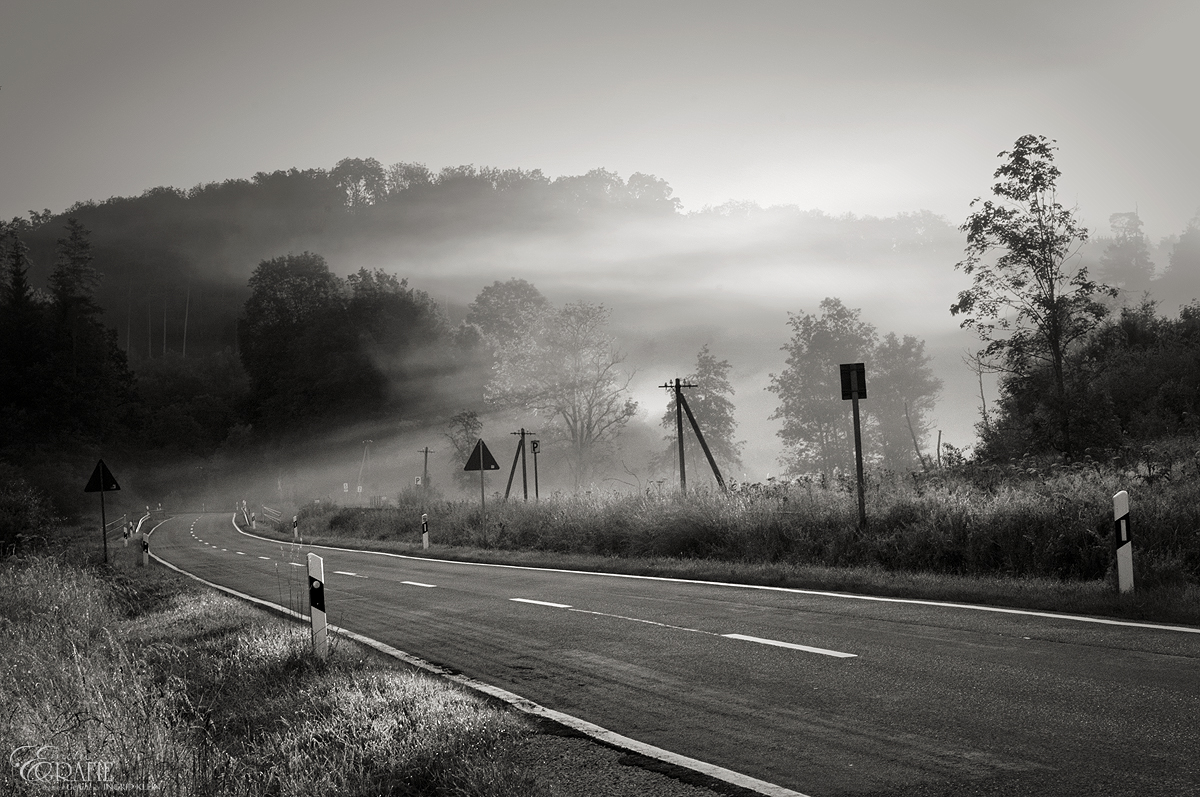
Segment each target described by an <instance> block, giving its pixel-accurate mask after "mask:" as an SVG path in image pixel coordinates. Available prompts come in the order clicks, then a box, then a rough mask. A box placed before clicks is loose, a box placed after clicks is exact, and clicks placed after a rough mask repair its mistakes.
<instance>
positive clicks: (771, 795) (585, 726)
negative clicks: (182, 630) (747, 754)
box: [150, 518, 809, 797]
mask: <svg viewBox="0 0 1200 797" xmlns="http://www.w3.org/2000/svg"><path fill="white" fill-rule="evenodd" d="M170 519H171V518H167V519H166V520H163V521H161V522H160V523H159V524H158V526H161V525H162V524H163V523H166V522H167V520H170ZM158 526H155V527H154V529H157V528H158ZM154 529H151V530H150V531H151V532H153V531H154ZM314 547H316V546H314ZM342 550H345V549H342ZM150 556H151V557H153V558H154V561H156V562H158V563H159V564H161V565H163V566H164V567H168V568H170V569H171V570H174V571H175V572H177V573H181V574H183V575H185V576H187V577H188V578H194V579H195V580H196V581H199V582H200V583H201V584H204V585H206V586H208V587H211V588H212V589H215V590H218V591H220V592H224V593H226V594H227V595H233V596H234V597H236V598H240V599H242V600H245V601H249V602H250V603H253V604H256V605H258V606H262V607H263V608H265V609H268V610H270V611H274V612H278V613H279V614H282V615H284V616H285V617H291V618H293V619H296V620H300V621H302V622H308V620H309V618H308V617H307V616H306V615H303V614H301V613H300V612H297V611H295V610H293V609H289V608H287V607H286V606H280V605H279V604H277V603H271V602H270V601H265V600H263V599H261V598H255V597H254V596H253V595H246V594H245V593H242V592H238V591H237V590H234V589H230V588H229V587H222V586H221V585H220V584H214V583H212V582H211V581H206V580H205V579H203V578H200V576H197V575H193V574H192V573H189V572H188V571H186V570H184V569H183V568H180V567H176V566H175V565H173V564H171V563H170V562H168V561H166V560H165V559H163V558H162V557H160V556H158V555H157V554H154V553H151V554H150ZM571 572H574V571H571ZM326 628H327V629H328V630H329V632H330V633H333V634H338V635H340V636H344V637H346V638H347V639H353V640H354V641H355V642H359V643H361V644H363V645H367V646H368V647H371V648H374V649H375V650H378V651H379V652H380V653H383V654H386V655H388V656H391V657H392V658H394V659H398V660H399V661H402V662H404V663H405V664H407V665H409V666H410V667H415V668H416V669H418V670H422V671H424V672H427V673H429V674H430V675H433V676H436V677H438V678H442V679H443V680H447V681H451V682H453V683H456V684H458V685H459V686H461V687H463V688H464V689H468V690H470V691H472V692H478V693H480V694H484V695H488V696H489V697H493V698H495V699H497V700H500V701H502V702H504V703H506V704H508V705H509V706H512V707H513V708H515V709H516V710H517V711H520V712H521V713H523V714H528V715H530V716H533V717H539V718H541V719H547V720H550V721H551V722H556V723H558V724H559V725H563V726H566V727H568V728H570V729H571V730H573V731H578V732H579V733H582V734H584V735H585V736H590V737H591V738H593V739H595V740H596V741H598V742H602V743H604V744H607V745H610V746H612V747H616V748H619V749H622V750H628V751H630V752H634V753H638V754H639V755H644V756H646V757H647V758H654V759H657V760H658V761H662V762H664V763H667V764H670V765H672V766H677V767H682V768H683V769H690V770H692V771H693V772H699V773H700V774H702V775H706V776H707V777H710V778H713V779H714V780H720V781H724V782H725V783H729V784H732V785H734V786H738V787H741V788H743V789H749V790H750V791H754V792H758V793H759V794H765V795H767V796H768V797H809V795H807V794H804V793H803V792H798V791H794V790H792V789H788V788H785V787H783V786H778V785H776V784H774V783H768V782H767V781H765V780H759V779H758V778H752V777H750V776H749V775H743V774H742V773H740V772H734V771H733V770H732V769H725V768H724V767H719V766H717V765H716V764H710V763H708V762H706V761H700V760H699V759H695V758H689V757H687V756H684V755H679V754H678V753H672V752H671V751H670V750H664V749H662V748H661V747H655V746H653V745H650V744H646V743H645V742H639V741H638V740H637V739H630V738H629V737H628V736H622V735H621V734H619V733H614V732H613V731H610V730H608V729H607V728H603V727H601V726H599V725H593V724H592V723H590V722H588V721H586V720H581V719H579V718H578V717H573V716H571V715H570V714H564V713H562V712H561V711H555V710H554V709H550V708H546V707H545V706H543V705H540V704H538V703H534V702H533V701H532V700H528V699H526V698H524V697H521V696H520V695H518V694H514V693H513V692H509V691H507V690H505V689H501V688H500V687H498V686H492V685H491V684H486V683H484V682H482V681H476V680H475V679H474V678H468V677H467V676H465V675H461V674H459V673H453V672H450V671H449V670H446V669H444V668H442V667H439V666H437V665H436V664H432V663H430V662H427V661H425V660H424V659H422V658H420V657H418V656H414V655H412V654H411V653H405V652H404V651H402V650H399V649H398V648H394V647H392V646H391V645H388V644H386V643H384V642H380V641H379V640H377V639H372V638H371V637H369V636H365V635H363V634H359V633H356V632H354V631H350V630H348V629H345V628H342V627H341V626H336V625H327V626H326Z"/></svg>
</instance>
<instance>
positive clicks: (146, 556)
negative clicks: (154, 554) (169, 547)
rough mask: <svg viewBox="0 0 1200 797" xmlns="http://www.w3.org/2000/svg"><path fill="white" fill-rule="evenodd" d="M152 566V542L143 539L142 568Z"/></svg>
mask: <svg viewBox="0 0 1200 797" xmlns="http://www.w3.org/2000/svg"><path fill="white" fill-rule="evenodd" d="M149 566H150V540H148V539H146V538H145V537H142V567H149Z"/></svg>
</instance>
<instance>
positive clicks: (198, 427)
mask: <svg viewBox="0 0 1200 797" xmlns="http://www.w3.org/2000/svg"><path fill="white" fill-rule="evenodd" d="M136 372H137V390H138V395H139V396H140V397H141V399H142V408H143V412H144V422H143V428H142V432H143V440H144V442H145V444H146V445H148V446H150V447H151V448H155V449H165V450H174V451H187V452H193V453H197V454H211V453H212V452H213V451H215V450H217V448H218V447H219V446H220V445H221V444H222V443H224V442H225V441H226V439H227V438H228V437H229V435H230V433H231V432H232V431H233V430H234V429H235V428H236V427H238V426H239V425H240V424H242V423H243V422H244V419H245V413H246V410H247V407H246V400H247V398H248V394H249V387H250V386H249V380H248V379H247V377H246V371H245V369H244V368H243V367H242V363H241V361H240V360H238V358H237V357H236V356H234V354H233V352H232V351H230V350H229V349H226V350H225V351H223V352H217V353H215V354H210V355H201V356H199V357H188V358H187V359H186V360H185V359H184V358H183V357H181V356H180V355H178V354H174V353H171V354H168V355H167V356H166V357H162V358H159V359H154V360H143V361H141V362H140V363H139V364H138V365H137V368H136Z"/></svg>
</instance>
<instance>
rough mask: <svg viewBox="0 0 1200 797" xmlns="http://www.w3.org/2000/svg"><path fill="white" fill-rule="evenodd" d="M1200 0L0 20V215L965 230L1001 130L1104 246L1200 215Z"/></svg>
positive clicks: (463, 7)
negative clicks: (449, 180) (403, 197)
mask: <svg viewBox="0 0 1200 797" xmlns="http://www.w3.org/2000/svg"><path fill="white" fill-rule="evenodd" d="M1197 31H1200V3H1197V2H1195V0H1175V1H1171V2H1147V1H1146V0H1140V1H1139V2H1105V1H1102V0H1088V1H1086V2H1053V0H1051V1H1050V2H1047V0H1036V1H1035V2H1025V1H1024V0H1021V1H1019V2H1013V1H1011V0H1008V1H1005V0H999V1H997V2H986V3H985V2H977V3H976V2H964V1H962V0H959V1H955V2H950V1H947V2H930V1H926V2H896V1H895V0H880V1H871V2H865V1H864V2H822V3H809V2H738V3H731V2H720V3H718V2H698V1H695V0H693V1H692V2H654V1H653V0H638V2H630V3H621V2H602V3H601V2H595V1H594V0H590V1H589V2H564V1H562V0H556V1H554V2H509V3H464V2H450V1H447V0H437V2H419V3H414V2H407V3H406V2H394V1H388V2H384V1H383V0H377V1H376V2H354V1H353V0H350V1H349V2H338V3H329V2H320V3H316V2H296V1H294V0H288V1H287V2H283V1H282V0H263V1H262V2H246V1H245V0H222V1H220V2H218V1H212V2H197V1H196V0H189V2H171V1H170V0H110V1H107V2H106V1H104V0H77V1H76V2H64V1H61V0H32V1H26V0H6V2H5V4H4V11H3V12H0V86H2V88H0V141H2V145H0V217H5V218H7V217H11V216H13V215H16V214H20V213H23V212H24V211H25V210H27V209H30V208H38V209H40V208H43V207H49V208H51V209H52V210H55V211H60V210H62V209H64V208H65V207H66V206H68V205H69V204H70V203H72V202H74V201H76V200H79V199H88V198H93V199H104V198H107V197H109V196H113V195H128V194H136V193H140V192H141V191H142V190H143V189H145V188H147V187H150V186H156V185H174V186H177V187H184V188H186V187H190V186H193V185H195V184H197V183H200V182H208V181H214V180H223V179H226V178H231V177H246V176H249V175H251V174H253V173H254V172H256V171H260V170H273V169H283V168H289V167H293V166H295V167H300V168H308V167H329V166H332V165H333V164H334V163H335V162H336V161H338V160H339V159H341V158H343V157H375V158H377V159H378V160H380V161H382V162H383V163H384V164H385V165H386V164H389V163H393V162H396V161H401V160H404V161H419V162H424V163H425V164H427V165H429V166H430V167H432V168H435V169H437V168H440V167H442V166H447V165H459V164H465V163H474V164H476V165H481V166H482V165H489V166H497V167H505V168H507V167H522V168H527V169H529V168H540V169H543V170H544V171H545V172H546V173H547V174H548V175H550V176H552V177H553V176H557V175H560V174H578V173H582V172H585V171H587V170H589V169H592V168H595V167H606V168H608V169H612V170H615V171H617V172H619V173H621V174H622V175H624V176H628V175H629V174H630V173H632V172H635V171H641V172H647V173H652V174H655V175H657V176H659V177H662V178H664V179H666V180H667V181H668V182H669V183H670V184H671V185H672V186H673V187H674V188H675V191H676V195H677V196H679V197H680V198H681V199H682V200H683V202H684V205H685V207H686V208H687V209H698V208H700V207H702V206H704V205H707V204H720V203H722V202H724V201H726V200H729V199H738V200H752V201H757V202H758V203H760V204H763V205H767V204H775V203H795V204H798V205H800V206H801V207H802V208H821V209H824V210H826V211H829V212H834V213H840V212H845V211H852V212H855V213H859V214H877V215H882V214H891V213H894V212H896V211H906V210H916V209H920V208H926V209H929V210H933V211H934V212H937V213H941V214H944V215H946V216H947V217H948V218H949V219H951V220H952V221H954V222H956V223H957V222H958V221H961V219H962V218H963V217H964V216H965V214H966V212H967V203H968V202H969V201H970V199H971V198H972V197H974V196H977V195H979V194H981V193H984V192H986V190H987V188H988V186H989V184H990V179H991V172H992V170H993V169H994V168H995V165H996V162H997V161H996V157H995V156H996V154H997V152H999V151H1000V150H1001V149H1004V148H1006V147H1008V146H1009V145H1010V144H1011V143H1012V142H1013V141H1014V140H1015V139H1016V138H1017V136H1019V135H1021V134H1024V133H1030V132H1032V133H1040V134H1044V135H1047V136H1050V137H1052V138H1055V139H1057V140H1058V142H1059V145H1060V147H1061V153H1060V156H1059V163H1060V166H1061V167H1062V169H1063V171H1064V173H1065V178H1064V179H1063V181H1062V183H1061V185H1062V188H1063V189H1064V190H1065V191H1066V192H1067V196H1066V199H1067V200H1068V201H1069V202H1072V203H1077V204H1078V206H1079V208H1080V210H1081V212H1082V213H1083V215H1084V217H1085V220H1086V221H1087V222H1088V224H1089V225H1090V226H1092V228H1093V229H1094V230H1096V231H1097V232H1106V231H1107V218H1108V215H1109V214H1110V213H1113V212H1116V211H1125V210H1130V209H1133V208H1134V207H1135V206H1136V207H1138V208H1139V209H1140V211H1141V214H1142V217H1143V219H1144V221H1145V224H1146V229H1147V231H1148V232H1149V233H1150V234H1151V236H1153V237H1155V238H1157V237H1159V236H1162V235H1167V234H1171V233H1177V232H1179V231H1180V230H1182V229H1183V227H1184V225H1185V224H1186V222H1187V220H1188V219H1189V218H1191V217H1192V216H1193V215H1194V214H1195V213H1196V212H1197V210H1198V209H1200V158H1198V157H1197V152H1196V145H1197V142H1198V141H1200V103H1197V96H1198V89H1197V80H1196V78H1197V56H1196V52H1197V51H1198V50H1200V47H1198V46H1197V44H1198V38H1200V36H1198V33H1197Z"/></svg>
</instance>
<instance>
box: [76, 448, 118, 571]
mask: <svg viewBox="0 0 1200 797" xmlns="http://www.w3.org/2000/svg"><path fill="white" fill-rule="evenodd" d="M120 489H121V485H119V484H117V477H115V476H113V475H112V471H110V470H109V469H108V466H107V465H105V464H104V460H100V461H99V462H97V463H96V469H95V470H93V471H92V478H90V479H88V483H87V485H86V486H85V487H84V488H83V491H84V492H85V493H100V536H102V537H103V538H104V564H108V524H107V523H106V522H105V519H104V494H105V493H113V492H117V491H118V490H120Z"/></svg>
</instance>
